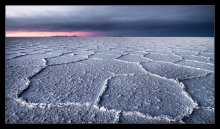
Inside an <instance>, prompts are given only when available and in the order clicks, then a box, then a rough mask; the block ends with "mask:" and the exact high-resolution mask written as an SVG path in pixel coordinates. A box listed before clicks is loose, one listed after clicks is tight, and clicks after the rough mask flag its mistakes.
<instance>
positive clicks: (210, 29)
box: [6, 6, 214, 36]
mask: <svg viewBox="0 0 220 129" xmlns="http://www.w3.org/2000/svg"><path fill="white" fill-rule="evenodd" d="M21 8H22V9H21ZM6 30H7V31H23V30H25V31H56V32H59V31H60V32H64V31H66V32H72V31H88V32H90V31H91V32H96V31H99V32H100V31H101V32H109V33H113V34H120V35H123V36H151V35H152V36H154V35H157V36H160V35H161V36H166V35H171V36H172V35H177V34H179V35H180V36H181V35H184V36H185V35H186V36H187V34H188V35H189V36H191V35H195V36H199V35H201V36H204V35H207V36H212V35H213V33H214V6H31V7H30V6H25V7H23V6H6ZM201 32H202V33H201Z"/></svg>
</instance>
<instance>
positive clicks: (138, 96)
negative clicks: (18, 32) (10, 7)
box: [5, 37, 215, 124]
mask: <svg viewBox="0 0 220 129" xmlns="http://www.w3.org/2000/svg"><path fill="white" fill-rule="evenodd" d="M214 59H215V58H214V38H212V37H84V38H81V37H49V38H6V41H5V61H6V64H5V81H6V84H5V122H6V123H145V124H151V123H153V124H155V123H215V119H214V118H215V116H214V115H215V112H214V110H215V106H214V101H215V99H214V95H215V87H214V86H215V80H214V79H215V78H214V65H215V64H214Z"/></svg>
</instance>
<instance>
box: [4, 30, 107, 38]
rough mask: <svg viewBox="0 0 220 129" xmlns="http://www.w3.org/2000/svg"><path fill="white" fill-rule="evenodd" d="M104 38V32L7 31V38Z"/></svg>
mask: <svg viewBox="0 0 220 129" xmlns="http://www.w3.org/2000/svg"><path fill="white" fill-rule="evenodd" d="M74 35H76V36H82V37H86V36H88V37H89V36H104V35H106V34H104V33H102V32H86V31H82V32H44V31H43V32H41V31H6V33H5V36H6V37H48V36H74Z"/></svg>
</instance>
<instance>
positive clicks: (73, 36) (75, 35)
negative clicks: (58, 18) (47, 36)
mask: <svg viewBox="0 0 220 129" xmlns="http://www.w3.org/2000/svg"><path fill="white" fill-rule="evenodd" d="M51 37H79V36H77V35H72V36H62V35H55V36H51Z"/></svg>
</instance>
